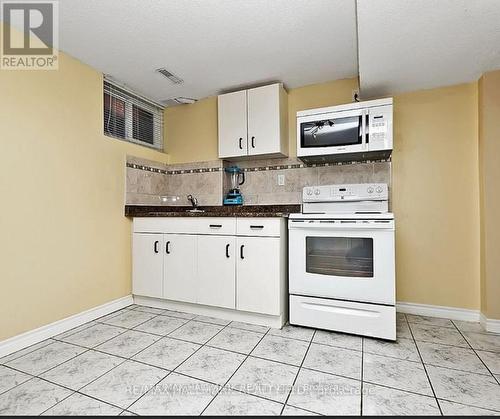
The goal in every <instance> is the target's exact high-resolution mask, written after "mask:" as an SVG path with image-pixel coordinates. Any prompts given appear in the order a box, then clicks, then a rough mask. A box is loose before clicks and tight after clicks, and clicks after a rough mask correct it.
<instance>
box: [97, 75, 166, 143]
mask: <svg viewBox="0 0 500 419" xmlns="http://www.w3.org/2000/svg"><path fill="white" fill-rule="evenodd" d="M103 90H104V134H105V135H107V136H109V137H114V138H119V139H122V140H125V141H129V142H131V143H135V144H141V145H144V146H147V147H152V148H156V149H158V150H162V149H163V108H162V107H161V106H159V105H157V104H155V103H154V102H152V101H149V100H147V99H145V98H143V97H141V96H139V95H137V94H135V93H133V92H132V91H130V90H128V89H125V88H124V87H122V86H119V85H117V84H116V83H113V82H112V81H110V80H109V79H106V78H105V79H104V89H103Z"/></svg>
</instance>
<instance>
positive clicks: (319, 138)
mask: <svg viewBox="0 0 500 419" xmlns="http://www.w3.org/2000/svg"><path fill="white" fill-rule="evenodd" d="M362 126H363V119H362V117H361V116H348V117H343V118H326V119H319V120H315V121H310V122H303V123H301V127H300V130H301V137H302V138H301V143H302V144H301V145H302V147H304V148H316V147H344V146H352V145H358V144H361V143H362V141H363V135H362V134H363V132H362V131H363V130H362Z"/></svg>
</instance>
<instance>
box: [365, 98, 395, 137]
mask: <svg viewBox="0 0 500 419" xmlns="http://www.w3.org/2000/svg"><path fill="white" fill-rule="evenodd" d="M366 131H367V134H368V142H369V143H386V142H388V141H390V143H391V146H392V106H377V107H373V108H369V110H368V126H367V127H366Z"/></svg>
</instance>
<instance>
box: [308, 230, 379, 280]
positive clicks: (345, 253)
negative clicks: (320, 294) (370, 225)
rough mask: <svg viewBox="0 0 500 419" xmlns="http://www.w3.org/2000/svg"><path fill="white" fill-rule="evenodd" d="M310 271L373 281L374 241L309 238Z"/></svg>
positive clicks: (352, 238)
mask: <svg viewBox="0 0 500 419" xmlns="http://www.w3.org/2000/svg"><path fill="white" fill-rule="evenodd" d="M306 272H308V273H313V274H320V275H329V276H343V277H350V278H373V239H372V238H361V237H306Z"/></svg>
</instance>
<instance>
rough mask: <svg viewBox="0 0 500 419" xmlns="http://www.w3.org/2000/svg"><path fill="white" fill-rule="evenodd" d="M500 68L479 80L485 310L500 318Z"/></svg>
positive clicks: (482, 285) (482, 305)
mask: <svg viewBox="0 0 500 419" xmlns="http://www.w3.org/2000/svg"><path fill="white" fill-rule="evenodd" d="M499 117H500V71H495V72H491V73H486V74H484V75H483V77H481V79H480V80H479V167H480V171H479V172H480V187H481V311H482V312H483V313H484V314H485V315H486V317H488V318H491V319H500V260H499V249H500V221H499V218H498V215H499V214H500V189H499V185H500V123H499Z"/></svg>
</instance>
